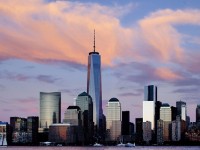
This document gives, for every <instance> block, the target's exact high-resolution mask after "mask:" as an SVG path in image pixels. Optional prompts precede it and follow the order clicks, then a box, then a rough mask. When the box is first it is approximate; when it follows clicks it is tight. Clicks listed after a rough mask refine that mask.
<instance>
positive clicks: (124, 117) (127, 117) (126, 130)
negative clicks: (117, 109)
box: [122, 111, 130, 135]
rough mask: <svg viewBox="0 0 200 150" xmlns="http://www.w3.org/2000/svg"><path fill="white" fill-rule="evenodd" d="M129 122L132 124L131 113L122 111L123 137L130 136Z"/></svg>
mask: <svg viewBox="0 0 200 150" xmlns="http://www.w3.org/2000/svg"><path fill="white" fill-rule="evenodd" d="M129 122H130V113H129V111H122V135H130V132H129Z"/></svg>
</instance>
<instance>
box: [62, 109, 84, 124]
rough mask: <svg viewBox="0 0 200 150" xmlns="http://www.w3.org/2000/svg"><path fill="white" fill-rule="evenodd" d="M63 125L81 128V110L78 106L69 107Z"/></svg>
mask: <svg viewBox="0 0 200 150" xmlns="http://www.w3.org/2000/svg"><path fill="white" fill-rule="evenodd" d="M63 123H68V124H71V125H76V126H81V125H82V120H81V109H80V107H78V106H69V107H68V108H67V109H66V111H65V114H64V119H63Z"/></svg>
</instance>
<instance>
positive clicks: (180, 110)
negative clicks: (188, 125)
mask: <svg viewBox="0 0 200 150" xmlns="http://www.w3.org/2000/svg"><path fill="white" fill-rule="evenodd" d="M176 108H177V115H179V116H180V117H181V120H183V121H186V116H187V109H186V103H185V102H183V101H177V102H176Z"/></svg>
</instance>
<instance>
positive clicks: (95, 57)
mask: <svg viewBox="0 0 200 150" xmlns="http://www.w3.org/2000/svg"><path fill="white" fill-rule="evenodd" d="M87 93H88V94H89V95H90V96H91V97H92V101H93V121H94V125H95V126H96V127H97V130H98V131H99V130H100V129H102V113H103V110H102V89H101V56H100V55H99V53H98V52H96V51H95V32H94V51H93V52H90V53H89V56H88V73H87Z"/></svg>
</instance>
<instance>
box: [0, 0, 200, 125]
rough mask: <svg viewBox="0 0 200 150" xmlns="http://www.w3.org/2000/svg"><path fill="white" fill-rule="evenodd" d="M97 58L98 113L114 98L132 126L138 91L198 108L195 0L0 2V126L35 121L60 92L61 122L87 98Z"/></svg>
mask: <svg viewBox="0 0 200 150" xmlns="http://www.w3.org/2000/svg"><path fill="white" fill-rule="evenodd" d="M94 29H95V31H96V50H97V51H98V52H99V53H100V55H101V63H102V97H103V109H104V114H106V110H105V105H106V103H107V102H108V100H109V99H110V98H112V97H116V98H118V99H119V101H120V102H121V105H122V109H123V110H129V111H130V115H131V116H130V117H131V121H133V122H134V120H135V118H136V117H142V101H143V99H144V86H145V85H149V84H154V85H157V87H158V100H159V101H162V102H164V103H166V102H167V103H169V104H170V105H173V106H176V101H179V100H182V101H185V102H186V103H187V113H188V115H189V116H190V117H191V121H195V111H196V110H195V109H196V105H197V104H200V1H199V0H166V1H163V0H60V1H59V0H1V1H0V121H8V122H9V118H10V117H11V116H19V117H27V116H39V92H57V91H59V92H62V118H63V116H64V111H65V109H66V108H67V107H68V106H69V105H73V103H74V99H75V98H76V97H77V95H78V94H80V93H82V92H83V91H86V88H87V87H86V83H87V59H88V53H89V52H90V51H92V50H93V32H94Z"/></svg>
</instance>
